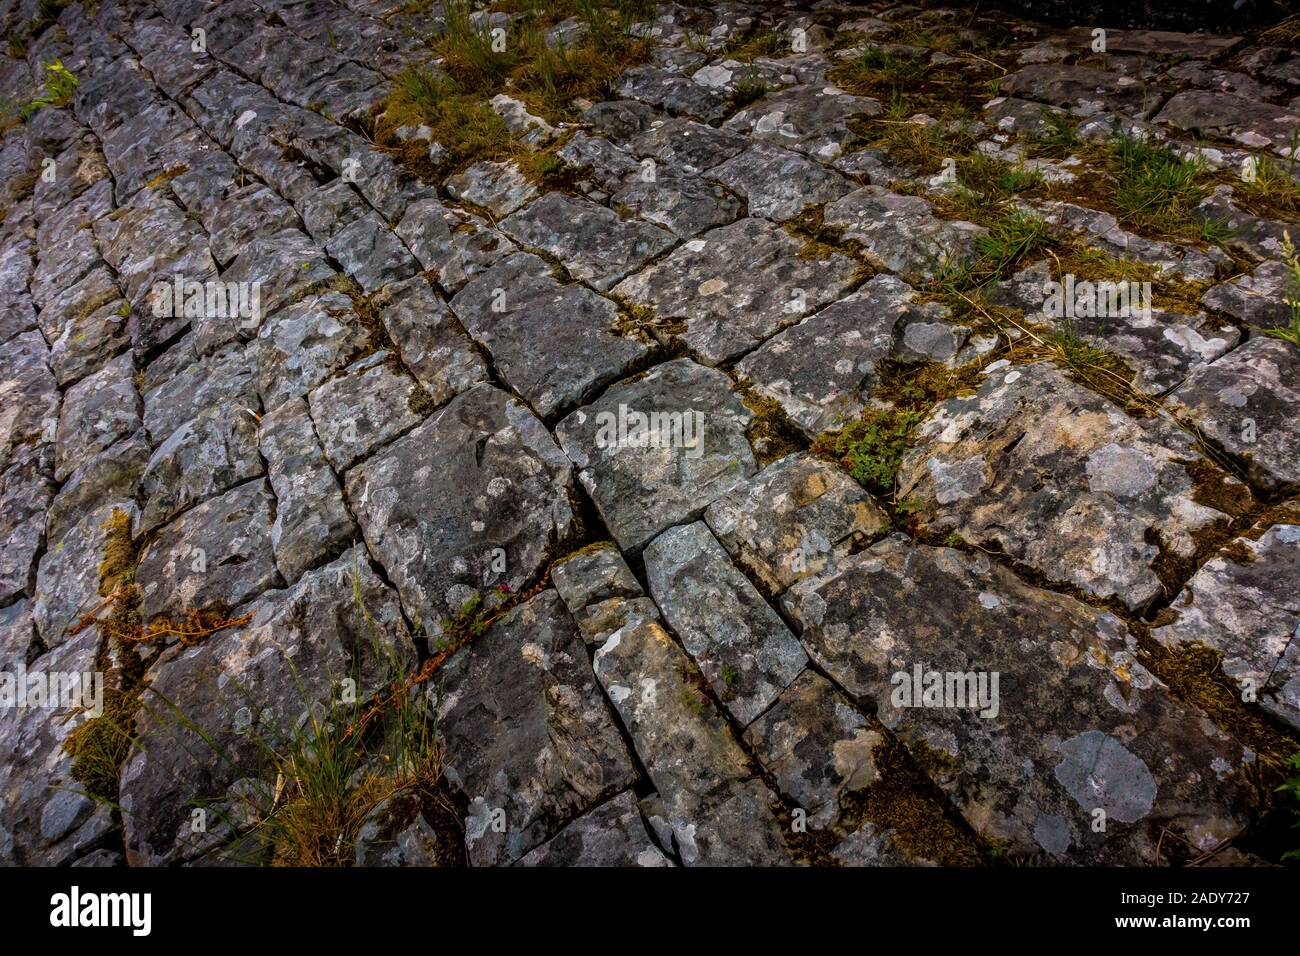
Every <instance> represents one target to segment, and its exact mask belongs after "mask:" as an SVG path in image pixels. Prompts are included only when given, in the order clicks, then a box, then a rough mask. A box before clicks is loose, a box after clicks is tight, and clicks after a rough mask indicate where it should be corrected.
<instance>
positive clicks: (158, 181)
mask: <svg viewBox="0 0 1300 956" xmlns="http://www.w3.org/2000/svg"><path fill="white" fill-rule="evenodd" d="M189 170H190V167H189V166H187V165H185V164H184V163H181V164H180V165H179V166H169V167H168V168H167V169H164V170H163V171H162V172H161V173H159V174H158V175H157V176H155V177H154V178H153V179H151V180H149V181H148V182H147V183H145V184H144V185H145V188H146V189H157V188H158V187H159V186H162V185H163V184H165V183H169V182H171V181H172V180H173V179H175V178H176V177H177V176H180V175H182V174H184V173H187V172H189Z"/></svg>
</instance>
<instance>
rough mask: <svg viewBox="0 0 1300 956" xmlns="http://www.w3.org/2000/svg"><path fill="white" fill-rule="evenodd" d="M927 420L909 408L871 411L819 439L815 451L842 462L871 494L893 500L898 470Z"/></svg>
mask: <svg viewBox="0 0 1300 956" xmlns="http://www.w3.org/2000/svg"><path fill="white" fill-rule="evenodd" d="M923 418H924V415H922V414H920V413H918V412H915V411H911V410H909V409H900V408H894V407H890V408H868V409H866V410H865V411H864V412H863V413H862V415H861V416H859V417H858V419H857V420H856V421H852V422H850V423H849V424H848V425H845V426H844V427H843V428H841V429H840V430H839V431H835V432H829V433H827V434H824V435H820V436H818V438H817V440H816V441H815V442H814V443H813V451H814V452H816V453H817V454H819V455H821V456H823V457H825V458H829V459H831V460H833V461H837V462H839V465H840V467H841V468H843V469H844V470H845V471H847V472H848V473H849V475H850V476H852V477H853V479H854V480H855V481H857V482H858V484H860V485H862V486H863V487H864V488H866V489H867V490H868V491H871V492H872V493H874V494H876V495H879V496H881V497H884V498H891V499H892V498H893V496H894V485H895V481H896V478H897V475H898V467H899V465H900V464H902V461H903V455H904V454H906V453H907V449H908V447H909V446H910V445H911V442H912V431H913V429H914V428H915V427H916V426H917V425H918V424H920V423H921V421H922V420H923Z"/></svg>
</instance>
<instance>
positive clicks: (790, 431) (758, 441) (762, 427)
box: [737, 383, 807, 467]
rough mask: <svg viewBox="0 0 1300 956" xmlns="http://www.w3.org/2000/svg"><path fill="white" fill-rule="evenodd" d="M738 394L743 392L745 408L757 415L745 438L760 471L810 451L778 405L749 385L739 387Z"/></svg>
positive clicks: (741, 395) (746, 431) (747, 428)
mask: <svg viewBox="0 0 1300 956" xmlns="http://www.w3.org/2000/svg"><path fill="white" fill-rule="evenodd" d="M737 391H739V392H740V397H741V401H743V402H744V403H745V407H746V408H748V409H749V410H750V411H751V412H753V413H754V417H753V418H751V419H750V421H749V424H748V425H747V426H745V437H746V438H747V439H749V444H750V445H751V446H753V449H754V455H755V457H756V458H757V459H758V464H759V467H765V466H767V465H769V464H771V463H772V462H774V461H777V460H778V459H781V458H784V457H785V456H786V455H790V454H793V453H794V452H797V451H802V450H803V449H804V448H806V447H807V442H806V441H805V440H804V438H803V435H802V434H801V433H800V432H799V430H798V429H797V428H796V427H795V426H794V424H793V423H792V422H791V421H790V419H789V417H788V416H787V415H786V413H785V409H784V408H782V407H781V404H780V403H779V402H777V401H776V400H775V399H773V398H771V397H769V396H767V395H764V394H762V393H761V392H759V391H757V390H756V389H755V388H754V387H753V386H751V385H749V384H747V383H742V384H740V385H738V386H737Z"/></svg>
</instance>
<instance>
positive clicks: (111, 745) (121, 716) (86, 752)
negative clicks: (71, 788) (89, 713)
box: [63, 689, 140, 803]
mask: <svg viewBox="0 0 1300 956" xmlns="http://www.w3.org/2000/svg"><path fill="white" fill-rule="evenodd" d="M139 705H140V698H139V694H133V693H128V692H126V691H122V690H117V689H109V690H106V691H105V692H104V711H103V713H102V714H100V715H99V716H98V717H92V718H90V719H89V720H87V721H85V722H84V723H82V724H81V725H80V726H78V727H77V728H75V729H74V730H73V731H72V732H71V733H70V734H68V736H67V737H66V738H65V739H64V741H63V749H64V751H65V752H66V753H67V754H69V755H70V756H71V757H72V769H71V771H70V772H71V774H72V779H73V780H75V781H77V782H78V783H79V784H81V785H82V786H83V787H85V788H86V792H87V793H88V794H90V795H91V796H93V797H97V798H99V799H100V800H104V801H108V802H110V803H111V802H114V801H116V800H117V791H118V773H119V771H120V770H121V768H122V764H123V763H124V762H125V761H126V757H127V754H128V753H129V752H130V750H131V742H132V740H133V739H134V737H135V712H136V709H137V708H138V707H139Z"/></svg>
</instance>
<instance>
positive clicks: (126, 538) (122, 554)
mask: <svg viewBox="0 0 1300 956" xmlns="http://www.w3.org/2000/svg"><path fill="white" fill-rule="evenodd" d="M101 527H102V530H103V532H104V557H103V558H102V559H101V560H100V562H99V593H100V594H101V595H102V596H104V597H107V596H109V595H110V594H113V593H114V592H116V591H117V590H118V588H120V587H121V586H122V585H123V584H125V583H127V582H129V581H130V580H131V579H132V578H134V577H135V565H136V560H137V558H138V556H139V555H138V552H137V550H136V546H135V542H134V540H133V539H132V537H131V516H130V515H128V514H127V513H126V512H125V511H123V510H122V509H121V508H114V509H113V512H112V514H110V515H109V516H108V520H106V521H105V522H104V523H103V525H102V526H101Z"/></svg>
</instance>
